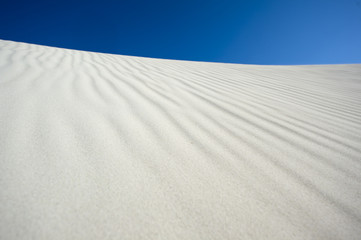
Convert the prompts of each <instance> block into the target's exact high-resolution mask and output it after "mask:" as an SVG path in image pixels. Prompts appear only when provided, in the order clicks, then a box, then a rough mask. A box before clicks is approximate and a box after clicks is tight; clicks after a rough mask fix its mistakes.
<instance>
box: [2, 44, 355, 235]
mask: <svg viewBox="0 0 361 240" xmlns="http://www.w3.org/2000/svg"><path fill="white" fill-rule="evenodd" d="M0 239H4V240H5V239H62V240H64V239H87V240H89V239H167V240H168V239H206V240H208V239H277V240H279V239H288V240H289V239H302V240H305V239H328V240H329V239H361V65H332V66H331V65H329V66H327V65H325V66H256V65H239V64H221V63H205V62H187V61H172V60H161V59H149V58H139V57H129V56H118V55H110V54H100V53H91V52H82V51H74V50H66V49H59V48H53V47H44V46H38V45H31V44H24V43H16V42H11V41H0Z"/></svg>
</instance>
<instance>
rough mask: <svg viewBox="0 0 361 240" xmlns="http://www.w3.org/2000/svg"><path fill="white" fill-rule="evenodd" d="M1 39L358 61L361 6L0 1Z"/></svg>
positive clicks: (352, 0) (233, 0) (219, 56)
mask: <svg viewBox="0 0 361 240" xmlns="http://www.w3.org/2000/svg"><path fill="white" fill-rule="evenodd" d="M0 3H1V4H0V39H5V40H13V41H21V42H28V43H36V44H42V45H48V46H56V47H63V48H71V49H78V50H87V51H95V52H105V53H114V54H125V55H135V56H145V57H156V58H168V59H182V60H195V61H212V62H232V63H245V64H334V63H361V0H268V1H266V0H238V1H237V0H230V1H227V0H223V1H222V0H219V1H215V0H207V1H198V0H179V1H169V0H168V1H157V0H154V1H150V0H148V1H137V0H129V1H126V0H102V1H92V0H88V1H86V0H81V1H77V0H72V1H68V0H63V1H49V0H46V1H36V0H34V1H29V0H27V1H22V0H19V1H16V0H0Z"/></svg>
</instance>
